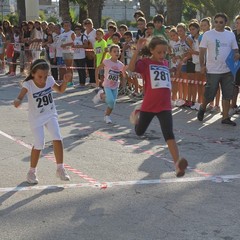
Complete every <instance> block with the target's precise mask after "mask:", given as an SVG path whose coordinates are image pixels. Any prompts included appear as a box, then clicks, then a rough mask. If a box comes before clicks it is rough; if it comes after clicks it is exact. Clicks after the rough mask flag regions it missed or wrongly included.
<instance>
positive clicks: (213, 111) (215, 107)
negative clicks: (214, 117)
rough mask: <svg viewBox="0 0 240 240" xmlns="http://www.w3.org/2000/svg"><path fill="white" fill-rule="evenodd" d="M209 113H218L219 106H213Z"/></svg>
mask: <svg viewBox="0 0 240 240" xmlns="http://www.w3.org/2000/svg"><path fill="white" fill-rule="evenodd" d="M210 112H211V113H220V112H221V108H220V107H219V106H214V107H213V108H212V109H211V110H210Z"/></svg>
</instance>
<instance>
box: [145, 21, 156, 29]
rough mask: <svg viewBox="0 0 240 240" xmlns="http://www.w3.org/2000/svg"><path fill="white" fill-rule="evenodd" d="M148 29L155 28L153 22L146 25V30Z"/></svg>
mask: <svg viewBox="0 0 240 240" xmlns="http://www.w3.org/2000/svg"><path fill="white" fill-rule="evenodd" d="M148 27H151V28H154V24H153V22H148V23H147V25H146V28H148Z"/></svg>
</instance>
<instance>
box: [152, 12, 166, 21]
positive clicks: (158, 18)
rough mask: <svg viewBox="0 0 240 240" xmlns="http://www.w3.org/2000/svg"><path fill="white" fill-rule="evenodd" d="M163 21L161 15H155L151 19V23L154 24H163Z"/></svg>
mask: <svg viewBox="0 0 240 240" xmlns="http://www.w3.org/2000/svg"><path fill="white" fill-rule="evenodd" d="M163 21H164V17H163V15H162V14H157V15H155V16H154V17H153V22H154V23H156V22H161V23H163Z"/></svg>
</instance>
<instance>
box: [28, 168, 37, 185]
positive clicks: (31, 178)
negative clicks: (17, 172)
mask: <svg viewBox="0 0 240 240" xmlns="http://www.w3.org/2000/svg"><path fill="white" fill-rule="evenodd" d="M27 182H28V183H30V184H38V178H37V174H36V172H32V171H30V170H29V172H28V174H27Z"/></svg>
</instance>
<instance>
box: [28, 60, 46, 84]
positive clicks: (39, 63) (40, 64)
mask: <svg viewBox="0 0 240 240" xmlns="http://www.w3.org/2000/svg"><path fill="white" fill-rule="evenodd" d="M49 69H50V66H49V64H48V63H47V61H46V60H44V59H37V60H35V61H34V62H33V63H32V64H31V66H30V71H29V75H28V76H27V77H26V79H25V80H24V81H29V80H32V79H33V76H32V74H33V73H36V72H37V70H46V71H49Z"/></svg>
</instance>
